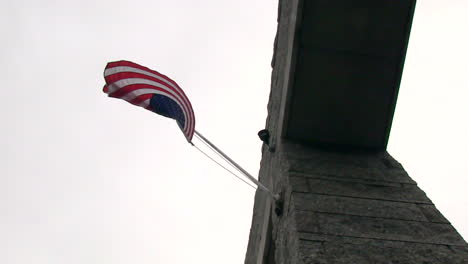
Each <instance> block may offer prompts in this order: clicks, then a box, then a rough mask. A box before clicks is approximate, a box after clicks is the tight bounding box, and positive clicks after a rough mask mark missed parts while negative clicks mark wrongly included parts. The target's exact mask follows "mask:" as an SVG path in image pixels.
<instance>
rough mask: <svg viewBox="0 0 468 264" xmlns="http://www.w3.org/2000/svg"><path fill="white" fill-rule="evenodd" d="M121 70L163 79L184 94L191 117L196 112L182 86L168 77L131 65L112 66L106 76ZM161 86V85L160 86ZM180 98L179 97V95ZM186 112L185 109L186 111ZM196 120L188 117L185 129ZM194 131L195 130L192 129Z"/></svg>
mask: <svg viewBox="0 0 468 264" xmlns="http://www.w3.org/2000/svg"><path fill="white" fill-rule="evenodd" d="M120 72H133V73H140V74H144V75H147V76H151V77H153V78H156V79H158V80H161V81H163V82H164V83H167V84H168V85H169V86H171V87H172V88H174V89H175V90H177V91H179V92H180V93H181V94H182V96H183V97H184V99H185V100H182V101H181V103H183V104H184V105H185V106H186V107H187V108H186V109H187V111H188V113H187V114H190V117H192V116H194V113H193V110H192V107H191V106H190V103H189V102H190V101H189V99H188V98H187V97H186V96H185V95H184V93H183V91H182V89H180V87H178V86H176V85H174V84H173V83H172V82H170V81H168V79H166V78H164V77H161V76H159V75H157V74H154V73H152V72H149V71H146V70H142V69H138V68H135V67H131V66H117V67H112V68H107V69H106V70H105V71H104V76H109V75H112V74H116V73H120ZM158 87H159V86H158ZM111 90H112V89H111V85H109V93H111ZM177 98H179V97H177ZM185 101H187V104H186V103H185ZM182 109H183V110H184V108H182ZM184 112H185V111H184ZM193 122H194V120H192V119H191V118H190V119H186V123H187V127H184V131H185V130H186V129H187V128H190V127H193V126H194V124H193ZM192 133H193V131H192Z"/></svg>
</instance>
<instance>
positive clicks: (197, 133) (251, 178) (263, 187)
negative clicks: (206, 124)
mask: <svg viewBox="0 0 468 264" xmlns="http://www.w3.org/2000/svg"><path fill="white" fill-rule="evenodd" d="M195 134H196V135H197V136H199V137H200V139H201V140H203V141H204V142H205V143H206V144H208V145H209V146H210V147H212V148H213V149H214V150H215V151H216V152H218V153H219V154H220V155H221V156H223V157H224V158H225V159H227V160H228V161H229V162H230V163H231V164H232V165H233V166H234V167H236V168H237V169H239V170H240V171H241V172H242V174H244V175H245V176H247V178H249V180H250V181H252V183H254V184H255V185H257V186H258V187H259V188H260V189H262V190H263V191H265V192H267V193H268V194H269V195H270V196H271V197H272V198H273V199H274V200H275V201H278V200H279V195H278V194H274V193H273V192H272V191H270V189H268V188H267V187H265V185H263V184H262V183H261V182H259V181H258V180H257V179H255V178H254V177H253V176H252V175H250V173H248V172H247V171H246V170H244V169H243V168H242V167H241V166H240V165H239V164H237V163H236V162H235V161H233V160H232V159H231V158H229V156H227V155H226V154H224V152H222V151H221V150H220V149H219V148H217V147H216V146H215V145H214V144H213V143H211V142H210V141H209V140H208V139H207V138H205V137H204V136H203V135H202V134H200V132H198V131H196V130H195Z"/></svg>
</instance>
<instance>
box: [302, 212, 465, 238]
mask: <svg viewBox="0 0 468 264" xmlns="http://www.w3.org/2000/svg"><path fill="white" fill-rule="evenodd" d="M296 223H297V230H298V231H299V232H308V233H318V234H325V235H335V236H347V237H357V238H373V239H381V240H395V241H408V242H419V243H431V244H444V245H460V246H462V245H466V243H465V242H464V241H463V240H462V238H461V237H460V235H459V234H458V233H457V232H456V231H455V230H454V228H453V227H452V226H451V225H450V224H440V223H430V222H415V221H405V220H395V219H383V218H370V217H365V216H350V215H337V214H323V213H314V212H307V211H296Z"/></svg>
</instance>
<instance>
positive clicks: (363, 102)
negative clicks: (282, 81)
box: [281, 0, 416, 150]
mask: <svg viewBox="0 0 468 264" xmlns="http://www.w3.org/2000/svg"><path fill="white" fill-rule="evenodd" d="M415 2H416V1H415V0H353V1H350V0H303V1H299V3H298V10H297V13H296V14H297V21H296V29H295V34H294V41H293V42H294V44H293V46H294V51H293V53H292V55H291V56H292V60H291V66H290V76H289V84H288V85H286V86H287V87H284V89H287V91H286V93H285V95H286V98H287V99H286V100H285V101H284V105H283V107H284V115H283V119H284V120H281V123H282V128H281V129H282V132H281V134H282V137H283V138H286V139H290V140H293V141H299V142H301V143H305V144H315V145H322V146H333V147H339V148H353V149H354V148H359V149H372V150H384V149H385V148H386V146H387V143H388V138H389V134H390V128H391V124H392V119H393V113H394V111H395V105H396V100H397V95H398V89H399V85H400V80H401V76H402V71H403V65H404V60H405V54H406V49H407V45H408V39H409V34H410V29H411V23H412V18H413V13H414V8H415Z"/></svg>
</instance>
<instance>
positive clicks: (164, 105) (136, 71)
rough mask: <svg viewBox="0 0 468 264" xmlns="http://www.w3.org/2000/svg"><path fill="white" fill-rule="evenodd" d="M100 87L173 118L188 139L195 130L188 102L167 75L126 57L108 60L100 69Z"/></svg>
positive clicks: (189, 140)
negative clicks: (124, 58)
mask: <svg viewBox="0 0 468 264" xmlns="http://www.w3.org/2000/svg"><path fill="white" fill-rule="evenodd" d="M104 79H105V80H106V85H104V89H103V91H104V92H105V93H106V94H108V96H109V97H114V98H120V99H123V100H125V101H127V102H129V103H131V104H134V105H136V106H140V107H143V108H145V109H148V110H150V111H152V112H155V113H157V114H160V115H163V116H165V117H169V118H172V119H175V120H176V121H177V124H178V125H179V127H180V129H181V130H182V133H184V135H185V138H186V139H187V141H188V142H192V137H193V133H194V132H195V115H194V113H193V109H192V105H191V103H190V101H189V100H188V98H187V96H186V95H185V93H184V91H182V89H180V87H179V85H177V83H176V82H174V81H173V80H171V79H170V78H169V77H167V76H165V75H163V74H161V73H159V72H157V71H154V70H151V69H148V68H146V67H144V66H141V65H138V64H136V63H133V62H130V61H116V62H109V63H108V64H107V66H106V68H105V70H104Z"/></svg>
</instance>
